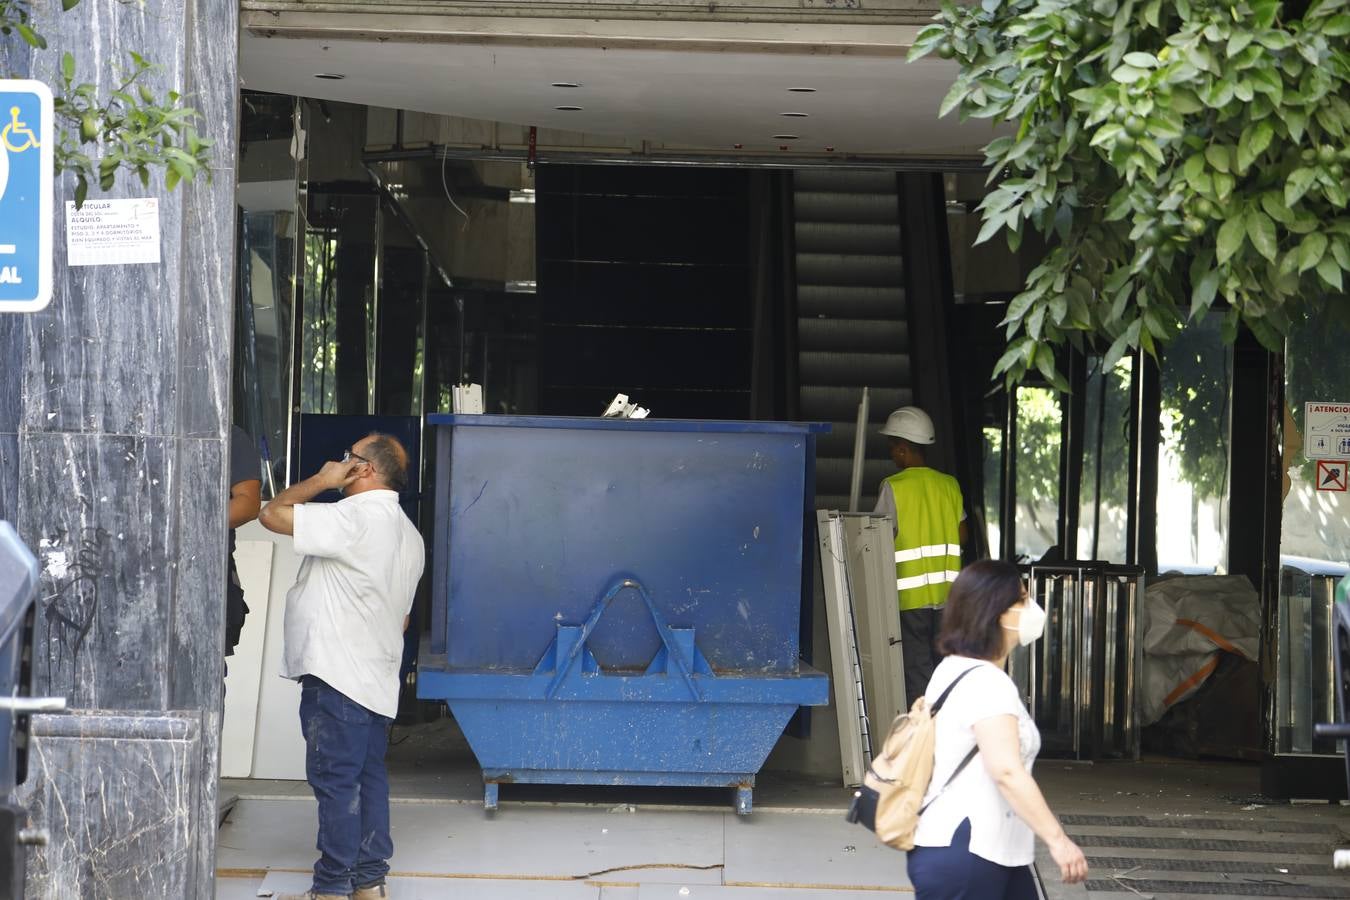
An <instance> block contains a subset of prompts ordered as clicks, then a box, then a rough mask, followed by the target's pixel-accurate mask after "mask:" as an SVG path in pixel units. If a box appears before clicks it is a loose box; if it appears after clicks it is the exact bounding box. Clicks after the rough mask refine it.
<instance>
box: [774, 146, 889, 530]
mask: <svg viewBox="0 0 1350 900" xmlns="http://www.w3.org/2000/svg"><path fill="white" fill-rule="evenodd" d="M897 187H898V182H897V177H896V174H895V173H894V172H886V171H835V170H819V169H815V170H801V171H798V172H796V173H795V175H794V177H793V214H794V223H793V231H794V237H795V263H796V267H795V270H796V290H797V323H796V324H797V370H798V398H797V399H798V415H799V417H800V418H801V419H803V420H808V421H819V422H829V423H831V425H832V430H831V432H830V433H829V434H828V435H824V436H822V437H821V439H820V441H819V444H818V446H817V449H816V505H817V507H818V508H821V509H847V508H848V493H849V482H850V479H851V474H852V467H853V440H854V433H855V430H856V425H855V423H856V421H857V412H858V402H859V400H860V399H861V397H862V390H863V387H864V386H866V387H868V388H870V397H871V404H870V407H871V408H870V416H869V427H868V435H867V445H866V446H867V451H866V462H865V464H864V470H863V482H862V497H861V500H860V507H859V508H860V509H863V510H870V509H871V508H872V506H873V504H874V503H875V501H876V489H877V486H878V484H880V482H881V480H882V479H883V478H885V477H886V476H888V475H891V474H893V473H894V472H895V466H894V465H893V464H892V463H891V460H890V454H889V452H888V450H887V444H886V439H885V438H884V437H882V436H881V435H879V434H878V433H877V429H878V428H879V427H880V425H881V423H883V422H884V421H885V420H886V416H887V415H888V414H889V413H890V412H891V411H892V410H894V409H895V408H896V407H899V406H904V405H906V404H909V403H912V402H914V383H913V380H912V366H911V359H910V357H911V347H910V337H909V335H910V328H909V309H908V305H907V298H906V292H905V277H904V276H905V264H904V260H903V258H902V246H903V245H902V241H901V232H900V198H899V196H898V191H897Z"/></svg>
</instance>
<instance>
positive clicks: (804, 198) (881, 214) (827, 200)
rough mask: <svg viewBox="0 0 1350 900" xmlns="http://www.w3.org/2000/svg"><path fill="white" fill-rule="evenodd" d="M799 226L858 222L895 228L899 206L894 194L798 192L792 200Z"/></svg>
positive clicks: (898, 219)
mask: <svg viewBox="0 0 1350 900" xmlns="http://www.w3.org/2000/svg"><path fill="white" fill-rule="evenodd" d="M792 204H793V212H794V213H795V215H796V217H797V221H798V222H846V223H850V224H856V223H861V222H872V223H883V222H884V223H886V224H895V223H897V222H899V221H900V204H899V202H898V201H897V199H896V196H895V194H893V193H892V194H836V193H826V192H817V191H804V192H803V191H799V192H797V194H796V195H795V196H794V197H793V201H792Z"/></svg>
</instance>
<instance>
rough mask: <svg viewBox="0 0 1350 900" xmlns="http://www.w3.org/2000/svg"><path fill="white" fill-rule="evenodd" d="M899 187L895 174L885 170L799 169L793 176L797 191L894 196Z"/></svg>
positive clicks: (793, 185)
mask: <svg viewBox="0 0 1350 900" xmlns="http://www.w3.org/2000/svg"><path fill="white" fill-rule="evenodd" d="M897 185H898V182H897V180H896V175H895V173H894V172H891V171H887V170H885V169H848V170H843V169H833V170H831V169H799V170H797V171H796V172H794V173H793V175H792V187H793V189H794V190H796V191H837V192H839V193H852V194H894V193H895V192H896V187H897Z"/></svg>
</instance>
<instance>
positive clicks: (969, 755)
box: [919, 666, 980, 815]
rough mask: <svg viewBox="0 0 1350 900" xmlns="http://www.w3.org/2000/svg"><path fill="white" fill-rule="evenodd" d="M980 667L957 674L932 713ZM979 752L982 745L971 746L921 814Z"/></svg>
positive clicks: (943, 792)
mask: <svg viewBox="0 0 1350 900" xmlns="http://www.w3.org/2000/svg"><path fill="white" fill-rule="evenodd" d="M978 668H979V666H971V667H970V668H969V669H966V670H965V671H964V672H962V673H961V674H960V675H957V676H956V678H954V679H953V680H952V683H951V684H949V685H947V689H946V690H945V691H943V692H942V693H941V695H939V696H938V698H937V702H935V703H934V704H933V705H932V707H931V708H930V714H931V715H937V711H938V710H939V709H941V708H942V704H944V703H946V702H947V695H948V694H950V693H951V692H952V688H954V687H956V686H957V685H958V684H960V683H961V679H962V678H965V677H966V676H967V675H969V674H970V673H971V672H974V671H975V670H976V669H978ZM979 752H980V747H979V745H978V744H977V745H975V746H974V747H971V748H970V752H969V753H967V754H966V758H965V759H963V760H961V763H960V765H958V766H957V767H956V771H954V772H952V774H951V775H950V776H949V777H948V778H947V783H946V784H944V785H943V786H942V789H941V790H939V791H938V792H937V793H936V794H934V795H933V799H932V800H929V801H928V802H927V803H925V804H924V805H923V806H922V807H920V809H919V815H923V814H924V812H925V811H926V810H927V809H928V807H930V806H932V805H933V804H934V803H936V802H937V799H938V797H941V796H942V795H943V794H945V793H946V792H947V788H949V787H951V786H952V782H953V781H955V780H956V776H957V775H960V774H961V773H962V772H963V771H965V768H966V766H968V765H970V761H971V760H972V759H974V758H975V754H976V753H979Z"/></svg>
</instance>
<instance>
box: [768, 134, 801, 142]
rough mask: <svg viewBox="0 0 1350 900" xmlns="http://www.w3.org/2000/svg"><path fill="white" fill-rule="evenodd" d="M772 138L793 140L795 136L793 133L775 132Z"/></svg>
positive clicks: (795, 138)
mask: <svg viewBox="0 0 1350 900" xmlns="http://www.w3.org/2000/svg"><path fill="white" fill-rule="evenodd" d="M773 139H774V140H775V141H795V140H797V136H796V135H795V134H775V135H774V136H773Z"/></svg>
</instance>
